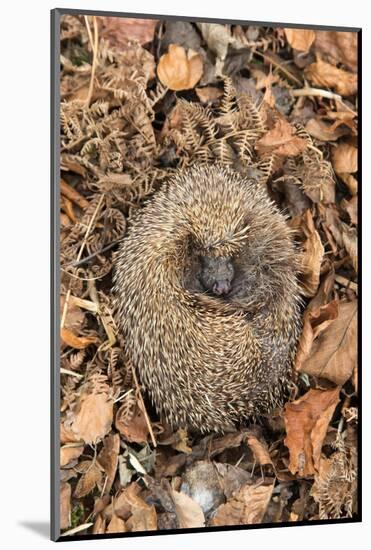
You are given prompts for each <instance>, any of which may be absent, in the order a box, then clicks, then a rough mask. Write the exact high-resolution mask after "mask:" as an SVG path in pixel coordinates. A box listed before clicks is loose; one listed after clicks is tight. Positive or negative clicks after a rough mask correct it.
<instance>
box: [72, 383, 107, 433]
mask: <svg viewBox="0 0 371 550" xmlns="http://www.w3.org/2000/svg"><path fill="white" fill-rule="evenodd" d="M112 420H113V400H112V398H110V397H109V396H108V394H107V393H87V392H84V393H83V394H82V395H81V397H80V398H79V401H78V404H77V407H76V412H74V414H73V421H72V423H71V430H72V431H73V432H74V433H75V435H76V437H78V438H79V439H82V440H83V441H84V442H85V443H96V442H97V441H98V440H100V439H103V437H104V436H105V435H106V434H107V433H108V432H109V430H110V429H111V425H112Z"/></svg>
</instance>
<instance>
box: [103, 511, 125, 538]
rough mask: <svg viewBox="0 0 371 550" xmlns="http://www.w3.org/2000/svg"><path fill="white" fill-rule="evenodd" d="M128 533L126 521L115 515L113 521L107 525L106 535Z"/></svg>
mask: <svg viewBox="0 0 371 550" xmlns="http://www.w3.org/2000/svg"><path fill="white" fill-rule="evenodd" d="M126 531H127V529H126V525H125V522H124V520H123V519H121V518H119V517H118V516H116V515H115V514H113V516H112V519H111V521H110V522H109V524H108V525H107V528H106V533H126Z"/></svg>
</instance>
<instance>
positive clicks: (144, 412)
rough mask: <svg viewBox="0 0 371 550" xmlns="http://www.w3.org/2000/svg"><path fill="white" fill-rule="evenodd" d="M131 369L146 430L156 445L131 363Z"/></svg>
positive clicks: (155, 445)
mask: <svg viewBox="0 0 371 550" xmlns="http://www.w3.org/2000/svg"><path fill="white" fill-rule="evenodd" d="M131 370H132V373H133V379H134V383H135V386H136V388H137V394H138V397H139V401H140V403H141V405H142V410H143V414H144V418H145V421H146V423H147V426H148V430H149V433H150V436H151V439H152V444H153V446H154V447H157V441H156V439H155V435H154V433H153V430H152V426H151V421H150V419H149V417H148V414H147V411H146V407H145V405H144V401H143V397H142V394H141V391H140V387H139V384H138V379H137V375H136V373H135V370H134V367H133V365H131Z"/></svg>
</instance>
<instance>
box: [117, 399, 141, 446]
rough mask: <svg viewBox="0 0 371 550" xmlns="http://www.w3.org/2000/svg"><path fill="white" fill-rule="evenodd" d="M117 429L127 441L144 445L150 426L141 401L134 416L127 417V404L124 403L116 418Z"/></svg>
mask: <svg viewBox="0 0 371 550" xmlns="http://www.w3.org/2000/svg"><path fill="white" fill-rule="evenodd" d="M115 426H116V429H117V430H118V431H119V432H120V433H121V434H122V435H123V436H124V437H125V439H127V441H130V442H134V443H144V442H145V441H147V437H148V434H149V430H148V424H147V422H146V419H145V416H144V414H143V411H142V409H141V406H140V403H139V401H137V402H136V404H135V408H134V414H133V415H131V416H129V417H128V415H127V404H126V403H123V404H122V405H121V407H120V408H119V409H118V411H117V413H116V418H115Z"/></svg>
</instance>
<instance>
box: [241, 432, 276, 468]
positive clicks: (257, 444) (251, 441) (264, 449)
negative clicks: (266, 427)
mask: <svg viewBox="0 0 371 550" xmlns="http://www.w3.org/2000/svg"><path fill="white" fill-rule="evenodd" d="M247 444H248V446H249V447H250V449H251V450H252V452H253V455H254V460H255V462H256V463H257V464H261V465H262V466H264V464H272V465H273V462H272V460H271V457H270V456H269V452H268V446H267V444H266V442H265V441H264V439H263V438H262V437H261V438H260V439H258V438H257V437H256V435H255V434H253V433H249V434H248V435H247Z"/></svg>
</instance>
